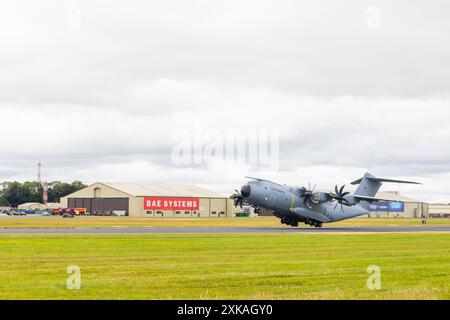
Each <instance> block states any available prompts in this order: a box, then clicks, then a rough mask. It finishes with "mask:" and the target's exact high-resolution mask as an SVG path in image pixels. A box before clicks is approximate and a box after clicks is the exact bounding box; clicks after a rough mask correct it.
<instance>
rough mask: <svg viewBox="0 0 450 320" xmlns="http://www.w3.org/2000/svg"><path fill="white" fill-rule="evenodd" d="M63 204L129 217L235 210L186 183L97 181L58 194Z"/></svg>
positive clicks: (206, 214)
mask: <svg viewBox="0 0 450 320" xmlns="http://www.w3.org/2000/svg"><path fill="white" fill-rule="evenodd" d="M61 204H62V207H64V208H86V209H87V210H88V212H90V213H99V214H102V213H105V212H114V213H115V214H117V215H127V216H130V217H186V218H188V217H228V216H233V215H234V214H235V211H234V210H235V208H234V206H233V203H232V201H231V200H230V199H229V198H228V197H226V196H223V195H220V194H217V193H214V192H211V191H208V190H205V189H202V188H199V187H197V186H186V185H154V184H127V183H103V182H97V183H94V184H93V185H90V186H88V187H86V188H84V189H82V190H79V191H77V192H75V193H72V194H70V195H68V196H66V197H63V198H61Z"/></svg>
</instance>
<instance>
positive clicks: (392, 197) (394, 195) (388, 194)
mask: <svg viewBox="0 0 450 320" xmlns="http://www.w3.org/2000/svg"><path fill="white" fill-rule="evenodd" d="M376 197H377V198H382V199H386V200H389V201H402V202H422V201H419V200H417V199H413V198H409V197H405V196H402V195H400V194H399V192H398V191H384V192H378V193H377V195H376Z"/></svg>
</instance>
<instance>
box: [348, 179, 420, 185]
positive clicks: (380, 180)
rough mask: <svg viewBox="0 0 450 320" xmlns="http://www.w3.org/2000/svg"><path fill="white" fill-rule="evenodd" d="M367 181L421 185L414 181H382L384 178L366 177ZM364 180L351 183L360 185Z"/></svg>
mask: <svg viewBox="0 0 450 320" xmlns="http://www.w3.org/2000/svg"><path fill="white" fill-rule="evenodd" d="M366 178H367V180H370V181H373V182H393V183H406V184H421V183H419V182H414V181H403V180H395V179H384V178H375V177H366ZM363 179H364V178H361V179H358V180H356V181H353V182H352V184H353V185H357V184H360V183H361V182H362V181H363Z"/></svg>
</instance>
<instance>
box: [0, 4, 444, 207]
mask: <svg viewBox="0 0 450 320" xmlns="http://www.w3.org/2000/svg"><path fill="white" fill-rule="evenodd" d="M449 36H450V2H448V1H444V0H443V1H413V0H410V1H401V0H396V1H364V0H355V1H351V0H348V1H331V0H330V1H317V0H316V1H302V2H300V1H283V0H281V1H280V0H276V1H275V0H273V1H266V0H257V1H256V0H255V1H246V0H239V1H234V0H227V1H212V0H201V1H198V0H197V1H186V0H184V1H182V0H180V1H173V0H169V1H167V0H165V1H126V2H124V1H93V0H89V1H76V0H72V1H61V0H55V1H46V0H44V1H32V0H30V1H22V0H15V1H7V0H5V1H2V2H1V4H0V119H1V122H0V123H1V132H2V134H1V135H0V146H1V149H0V180H13V179H14V180H20V181H23V180H33V179H36V175H37V173H36V172H37V162H39V161H41V162H43V164H44V167H43V179H45V180H48V181H52V180H63V181H72V180H75V179H77V180H82V181H83V182H86V183H92V182H95V181H109V182H147V183H180V184H196V185H199V186H203V187H206V188H209V189H211V190H213V191H216V192H220V193H223V194H229V193H231V192H232V191H233V190H234V189H235V188H236V187H239V186H240V185H242V184H243V183H244V182H245V179H244V176H246V175H249V176H258V177H263V178H268V179H273V180H275V181H277V182H280V183H286V184H294V185H305V184H307V183H308V181H311V183H312V184H315V183H317V184H318V185H319V187H320V188H322V189H330V188H332V187H333V186H334V185H335V184H336V183H337V184H348V183H349V182H350V181H352V180H354V179H357V178H359V177H360V176H361V175H362V174H363V173H364V172H366V171H370V172H372V173H373V174H375V175H377V176H381V177H393V178H404V179H415V180H419V181H421V182H423V183H424V185H423V186H402V187H401V188H400V191H401V192H402V193H403V194H404V195H408V196H413V197H416V198H418V199H420V200H425V201H443V202H450V147H449V142H450V124H449V123H450V95H449V93H450V41H449ZM258 129H261V130H262V129H263V130H268V132H269V133H270V134H276V136H277V137H279V144H278V146H279V154H278V155H277V156H278V162H279V163H278V165H277V167H276V168H274V167H273V166H265V165H263V164H261V165H251V164H249V163H248V162H246V161H236V162H233V163H229V162H221V161H216V162H214V163H211V164H201V165H180V164H177V163H176V162H174V160H173V157H171V155H172V152H173V150H174V146H176V144H177V140H176V139H177V136H180V134H181V136H184V137H186V136H190V135H192V136H193V135H194V133H195V131H196V130H197V131H200V132H203V133H204V135H208V133H211V132H215V133H219V134H224V135H225V134H229V133H230V132H231V134H233V133H234V135H235V136H239V137H243V138H244V139H247V138H248V140H249V141H250V140H251V139H252V138H250V135H251V132H254V131H255V130H258ZM398 188H399V186H398V185H391V186H385V190H398Z"/></svg>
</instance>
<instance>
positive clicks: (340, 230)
mask: <svg viewBox="0 0 450 320" xmlns="http://www.w3.org/2000/svg"><path fill="white" fill-rule="evenodd" d="M405 232H409V233H414V232H428V233H433V232H440V233H443V232H444V233H448V232H450V226H409V227H408V226H404V227H359V228H358V227H324V228H321V229H316V228H284V227H273V228H270V227H253V228H249V227H247V228H235V227H231V228H72V229H39V228H36V229H0V235H2V234H16V235H19V234H29V235H33V234H36V235H45V234H52V235H57V234H119V235H120V234H264V233H273V234H276V233H279V234H302V233H303V234H304V233H308V234H358V233H366V234H367V233H405Z"/></svg>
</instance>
